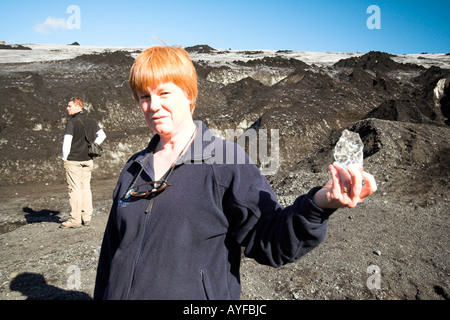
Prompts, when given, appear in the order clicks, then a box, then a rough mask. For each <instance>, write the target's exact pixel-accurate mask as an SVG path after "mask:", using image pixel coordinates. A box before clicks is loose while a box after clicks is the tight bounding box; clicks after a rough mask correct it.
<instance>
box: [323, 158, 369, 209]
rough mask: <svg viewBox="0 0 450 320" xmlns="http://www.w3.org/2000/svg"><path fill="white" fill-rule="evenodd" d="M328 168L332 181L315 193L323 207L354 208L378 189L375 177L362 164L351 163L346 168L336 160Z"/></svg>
mask: <svg viewBox="0 0 450 320" xmlns="http://www.w3.org/2000/svg"><path fill="white" fill-rule="evenodd" d="M328 169H329V170H330V173H331V179H330V181H328V182H327V184H326V185H325V186H324V187H323V188H322V189H320V190H319V191H317V192H316V194H315V195H314V202H315V203H316V204H317V205H318V206H319V207H321V208H323V209H337V208H342V207H349V208H354V207H356V205H357V204H358V203H360V202H361V201H363V199H364V198H366V197H367V196H369V195H371V194H372V193H374V192H375V191H376V190H377V185H376V182H375V179H374V177H373V176H372V175H371V174H369V173H367V172H365V171H364V170H363V168H362V167H361V166H360V165H357V164H349V165H348V166H347V170H346V169H344V168H342V167H341V166H340V165H339V164H337V163H336V162H335V163H333V164H332V165H329V166H328ZM363 181H364V185H363V183H362V182H363Z"/></svg>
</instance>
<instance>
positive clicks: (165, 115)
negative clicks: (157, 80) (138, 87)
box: [137, 82, 192, 137]
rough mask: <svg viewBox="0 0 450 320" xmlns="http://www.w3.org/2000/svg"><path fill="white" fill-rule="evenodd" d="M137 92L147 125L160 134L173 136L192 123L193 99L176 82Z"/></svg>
mask: <svg viewBox="0 0 450 320" xmlns="http://www.w3.org/2000/svg"><path fill="white" fill-rule="evenodd" d="M137 94H138V97H139V105H140V106H141V109H142V112H143V113H144V116H145V121H146V122H147V125H148V126H149V128H150V129H151V130H152V131H154V132H155V133H157V134H159V135H160V136H169V137H170V136H173V135H175V134H176V133H177V132H178V131H180V130H182V129H183V128H186V126H187V125H189V123H192V115H191V112H190V110H189V106H190V102H191V101H190V100H189V99H188V97H187V96H186V94H185V92H184V91H183V90H182V89H181V88H180V87H178V86H177V85H175V84H174V83H172V82H169V83H162V84H160V85H158V86H157V87H156V88H154V89H150V88H149V89H148V90H147V91H138V92H137Z"/></svg>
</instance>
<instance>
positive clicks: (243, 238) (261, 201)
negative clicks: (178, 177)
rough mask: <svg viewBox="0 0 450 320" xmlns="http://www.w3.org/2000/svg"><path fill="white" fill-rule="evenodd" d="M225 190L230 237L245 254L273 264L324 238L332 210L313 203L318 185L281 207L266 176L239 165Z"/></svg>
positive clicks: (286, 260)
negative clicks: (230, 229) (288, 204)
mask: <svg viewBox="0 0 450 320" xmlns="http://www.w3.org/2000/svg"><path fill="white" fill-rule="evenodd" d="M235 167H237V168H236V169H235V171H234V174H233V180H232V182H231V183H230V184H229V187H228V190H227V192H226V193H225V199H224V209H225V211H226V214H227V216H228V217H229V221H230V222H231V223H230V225H231V228H232V236H233V238H234V239H235V240H236V241H237V242H238V243H239V244H240V245H241V246H243V247H245V250H244V254H245V255H246V256H247V257H250V258H253V259H255V260H256V261H257V262H259V263H261V264H266V265H270V266H274V267H279V266H282V265H284V264H286V263H289V262H293V261H296V260H297V259H299V258H300V257H302V256H303V255H305V254H306V253H308V252H309V251H311V250H312V249H314V248H315V247H317V246H318V245H319V244H320V243H321V242H322V241H323V239H324V238H325V235H326V230H327V221H328V217H329V216H330V215H331V214H332V213H333V212H334V211H335V210H324V209H321V208H320V207H318V206H317V205H315V203H314V201H313V198H312V197H313V195H314V193H315V192H317V191H318V190H319V189H320V187H315V188H313V189H311V190H310V191H309V192H308V193H307V194H305V195H302V196H300V197H298V198H297V199H296V200H295V201H294V203H293V204H292V205H290V206H288V207H283V206H281V205H280V204H279V203H278V201H277V198H276V196H275V194H274V192H273V190H272V188H271V186H270V184H269V182H268V181H267V180H266V178H265V177H264V176H263V175H262V174H261V173H260V172H259V170H258V168H256V166H254V165H251V164H249V165H238V166H235Z"/></svg>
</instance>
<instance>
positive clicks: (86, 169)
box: [64, 160, 94, 224]
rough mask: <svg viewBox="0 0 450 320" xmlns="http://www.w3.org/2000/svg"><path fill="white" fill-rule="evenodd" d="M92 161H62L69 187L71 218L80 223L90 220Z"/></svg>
mask: <svg viewBox="0 0 450 320" xmlns="http://www.w3.org/2000/svg"><path fill="white" fill-rule="evenodd" d="M93 167H94V161H92V160H88V161H64V169H65V171H66V178H67V184H68V187H69V203H70V207H71V208H72V211H71V212H70V217H71V220H72V221H73V222H74V223H77V224H80V223H81V222H82V221H83V222H88V221H91V218H92V211H93V208H92V192H91V173H92V169H93Z"/></svg>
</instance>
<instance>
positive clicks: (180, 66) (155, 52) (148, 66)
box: [129, 46, 198, 114]
mask: <svg viewBox="0 0 450 320" xmlns="http://www.w3.org/2000/svg"><path fill="white" fill-rule="evenodd" d="M168 82H172V83H174V84H175V85H177V86H178V87H180V88H181V89H182V90H183V91H184V92H185V93H186V95H187V97H188V99H189V100H190V101H191V105H190V110H191V114H192V113H193V112H194V108H195V100H196V99H197V93H198V88H197V73H196V71H195V67H194V64H193V63H192V61H191V59H190V58H189V55H188V53H187V52H186V51H185V50H184V49H183V48H181V47H168V46H164V47H162V46H155V47H151V48H148V49H147V50H145V51H143V52H142V53H140V54H139V56H138V57H137V58H136V60H135V62H134V64H133V66H132V67H131V71H130V78H129V84H130V88H131V91H132V93H133V97H134V99H135V100H136V101H139V97H138V95H137V91H146V90H148V88H152V89H154V88H156V87H157V86H158V85H160V84H162V83H168Z"/></svg>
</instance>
